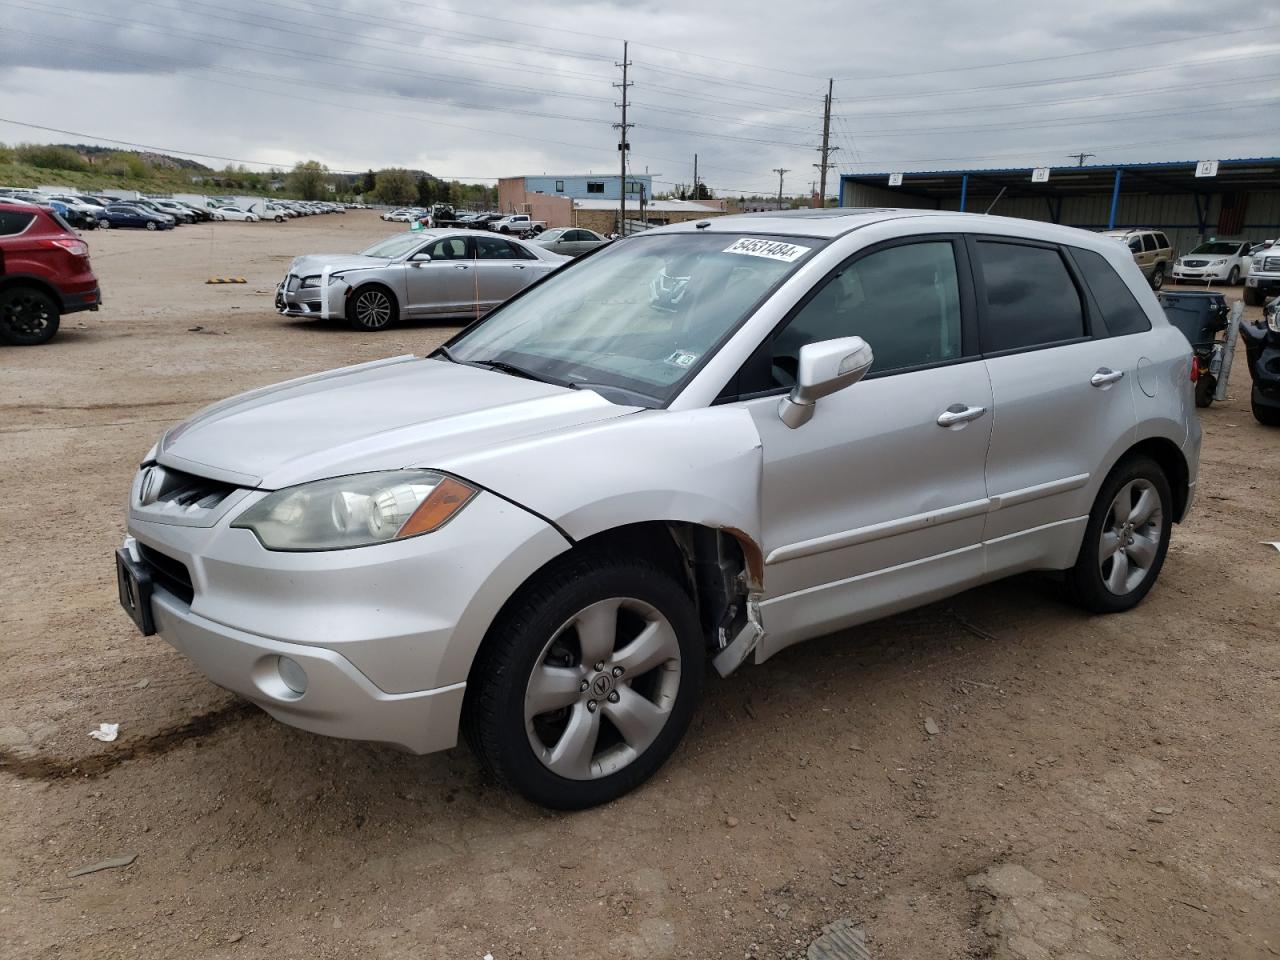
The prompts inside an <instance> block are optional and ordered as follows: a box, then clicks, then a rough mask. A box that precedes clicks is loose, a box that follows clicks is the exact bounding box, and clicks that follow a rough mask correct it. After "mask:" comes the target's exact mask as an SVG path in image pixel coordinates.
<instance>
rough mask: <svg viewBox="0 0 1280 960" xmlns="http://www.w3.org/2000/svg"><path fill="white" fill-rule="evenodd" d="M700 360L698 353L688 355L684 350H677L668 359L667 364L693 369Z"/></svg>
mask: <svg viewBox="0 0 1280 960" xmlns="http://www.w3.org/2000/svg"><path fill="white" fill-rule="evenodd" d="M697 360H698V355H697V354H696V353H686V352H685V351H683V350H677V351H676V352H675V353H673V354H672V355H671V356H669V357H667V360H666V362H667V363H669V364H671V365H672V366H673V367H686V368H688V367H692V366H693V365H694V364H695V363H696V362H697Z"/></svg>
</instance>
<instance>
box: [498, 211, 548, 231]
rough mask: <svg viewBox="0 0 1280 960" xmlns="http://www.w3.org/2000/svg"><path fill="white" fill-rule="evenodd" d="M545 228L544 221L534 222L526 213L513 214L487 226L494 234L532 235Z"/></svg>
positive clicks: (545, 223)
mask: <svg viewBox="0 0 1280 960" xmlns="http://www.w3.org/2000/svg"><path fill="white" fill-rule="evenodd" d="M546 227H547V222H546V221H545V220H534V219H532V218H531V217H530V216H529V215H528V214H527V213H513V214H511V215H510V216H506V217H503V218H502V219H501V220H495V221H494V222H493V223H491V224H489V229H490V230H492V231H494V232H495V233H514V234H534V233H541V232H542V231H543V230H545V229H546Z"/></svg>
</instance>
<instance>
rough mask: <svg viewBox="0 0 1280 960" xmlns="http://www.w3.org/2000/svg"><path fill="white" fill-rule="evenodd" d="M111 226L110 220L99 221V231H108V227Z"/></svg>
mask: <svg viewBox="0 0 1280 960" xmlns="http://www.w3.org/2000/svg"><path fill="white" fill-rule="evenodd" d="M110 226H111V221H110V220H99V221H98V229H99V230H106V229H107V228H108V227H110Z"/></svg>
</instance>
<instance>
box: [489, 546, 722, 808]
mask: <svg viewBox="0 0 1280 960" xmlns="http://www.w3.org/2000/svg"><path fill="white" fill-rule="evenodd" d="M704 667H705V655H704V652H703V649H702V635H701V630H700V628H699V625H698V618H697V613H696V611H695V609H694V606H693V601H692V599H691V598H690V596H689V594H688V592H687V591H686V590H685V589H684V588H683V587H682V586H681V585H680V584H679V583H677V582H676V581H675V580H674V579H673V578H672V577H671V576H670V575H669V574H668V573H667V572H666V571H665V570H663V569H661V568H660V567H658V566H655V565H652V564H650V563H648V562H646V561H644V560H640V559H636V558H630V557H622V556H612V555H607V554H600V553H585V554H576V555H572V556H570V557H568V558H565V559H564V560H562V561H561V562H559V563H556V564H555V565H553V566H552V567H550V568H549V569H548V570H546V571H544V572H543V573H542V574H539V575H538V576H537V577H536V578H535V579H534V580H532V581H531V582H530V583H529V584H527V585H526V586H525V587H524V588H522V589H521V590H520V592H519V593H517V594H516V596H515V597H514V598H513V599H512V600H511V602H510V603H509V604H508V605H507V607H506V609H505V610H504V611H503V613H502V614H501V615H500V616H499V619H498V620H497V621H496V622H495V623H494V626H493V628H492V630H491V631H490V634H489V636H488V638H487V639H486V642H485V647H484V649H482V651H481V654H480V656H479V657H478V658H477V660H476V664H475V666H474V668H473V669H472V674H471V679H470V680H469V681H468V684H467V703H466V708H465V711H464V721H465V728H466V733H467V738H468V740H469V741H470V743H471V745H472V748H473V749H474V750H475V752H476V754H477V755H478V756H479V758H480V760H481V762H482V763H483V764H484V765H485V767H486V768H487V769H488V770H489V771H490V772H491V773H493V775H494V776H495V777H497V778H498V779H499V780H500V781H502V782H503V783H504V784H506V785H508V786H511V787H514V788H515V789H516V790H518V791H519V792H520V793H521V794H523V795H524V796H525V797H527V798H528V799H530V800H532V801H533V802H534V803H539V804H542V805H544V806H548V807H554V808H557V809H562V810H573V809H581V808H584V807H591V806H595V805H596V804H600V803H605V802H607V801H609V800H613V799H615V798H616V797H619V796H622V795H623V794H624V793H626V792H627V791H629V790H632V789H634V788H635V787H637V786H639V785H640V784H641V783H643V782H644V781H645V780H647V779H648V778H649V777H650V776H652V775H653V773H654V772H655V771H656V770H657V769H658V768H659V767H661V766H662V764H663V763H664V762H665V761H666V760H667V758H668V757H669V756H670V755H671V753H672V752H673V751H674V750H675V748H676V745H677V744H678V743H679V741H680V738H681V737H682V736H683V735H684V732H685V730H686V728H687V727H688V725H689V720H690V718H691V717H692V715H693V710H694V707H695V704H696V702H697V699H698V694H699V691H700V690H701V688H702V678H703V672H704Z"/></svg>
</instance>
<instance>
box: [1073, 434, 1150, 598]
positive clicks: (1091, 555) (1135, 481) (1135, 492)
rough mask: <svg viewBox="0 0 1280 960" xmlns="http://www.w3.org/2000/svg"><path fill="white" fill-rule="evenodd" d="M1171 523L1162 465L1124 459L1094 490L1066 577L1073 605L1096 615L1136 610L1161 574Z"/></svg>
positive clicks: (1144, 460) (1135, 459)
mask: <svg viewBox="0 0 1280 960" xmlns="http://www.w3.org/2000/svg"><path fill="white" fill-rule="evenodd" d="M1172 525H1173V496H1172V494H1171V492H1170V490H1169V480H1168V478H1167V477H1166V476H1165V474H1164V471H1163V470H1162V469H1161V468H1160V465H1159V464H1158V463H1156V462H1155V461H1154V460H1152V459H1150V458H1149V457H1143V456H1135V457H1129V458H1127V459H1125V460H1122V461H1121V462H1120V463H1119V464H1117V465H1116V467H1115V469H1113V470H1112V471H1111V474H1110V475H1109V476H1108V477H1107V479H1106V481H1105V482H1104V483H1103V484H1102V489H1101V490H1099V491H1098V498H1097V500H1095V501H1094V504H1093V510H1092V511H1091V512H1090V514H1089V523H1088V525H1087V526H1086V527H1085V534H1084V543H1083V544H1081V546H1080V555H1079V557H1078V558H1077V560H1076V565H1075V566H1074V567H1072V568H1071V570H1070V571H1069V572H1068V574H1067V582H1068V584H1069V586H1070V588H1071V591H1072V593H1073V594H1074V596H1075V599H1076V601H1077V602H1078V603H1079V604H1080V605H1081V606H1083V607H1084V608H1085V609H1087V610H1091V611H1093V612H1094V613H1120V612H1122V611H1125V610H1131V609H1132V608H1133V607H1136V606H1137V605H1138V604H1139V603H1141V602H1142V598H1143V597H1145V596H1146V595H1147V593H1148V592H1149V591H1150V590H1151V587H1152V585H1153V584H1154V583H1155V582H1156V578H1157V577H1158V576H1159V575H1160V568H1161V567H1162V566H1163V565H1164V558H1165V553H1166V552H1167V551H1168V549H1169V533H1170V531H1171V530H1172Z"/></svg>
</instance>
